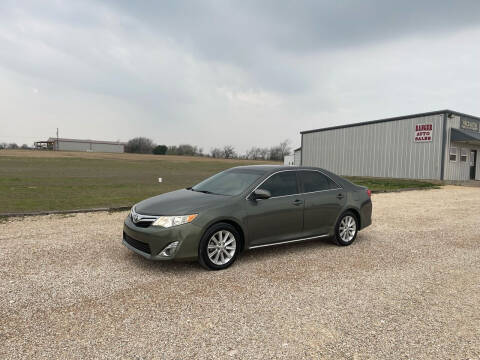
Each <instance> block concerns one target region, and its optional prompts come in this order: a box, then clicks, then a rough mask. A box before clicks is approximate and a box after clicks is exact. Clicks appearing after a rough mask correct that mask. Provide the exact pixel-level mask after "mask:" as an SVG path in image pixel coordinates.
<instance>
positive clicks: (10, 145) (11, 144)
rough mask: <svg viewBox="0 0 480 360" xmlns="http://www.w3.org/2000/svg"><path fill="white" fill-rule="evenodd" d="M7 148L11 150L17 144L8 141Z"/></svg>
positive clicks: (15, 147) (16, 147)
mask: <svg viewBox="0 0 480 360" xmlns="http://www.w3.org/2000/svg"><path fill="white" fill-rule="evenodd" d="M7 149H11V150H15V149H18V145H17V144H16V143H10V144H8V147H7Z"/></svg>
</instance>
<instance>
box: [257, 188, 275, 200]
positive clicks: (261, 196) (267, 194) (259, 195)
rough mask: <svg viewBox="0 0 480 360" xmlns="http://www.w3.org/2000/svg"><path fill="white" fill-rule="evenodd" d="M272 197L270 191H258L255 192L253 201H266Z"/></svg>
mask: <svg viewBox="0 0 480 360" xmlns="http://www.w3.org/2000/svg"><path fill="white" fill-rule="evenodd" d="M270 197H272V194H270V191H268V190H264V189H257V190H255V191H254V192H253V199H254V200H266V199H268V198H270Z"/></svg>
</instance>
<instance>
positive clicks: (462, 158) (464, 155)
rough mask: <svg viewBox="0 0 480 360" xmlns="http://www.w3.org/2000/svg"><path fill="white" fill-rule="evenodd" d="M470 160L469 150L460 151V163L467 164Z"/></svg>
mask: <svg viewBox="0 0 480 360" xmlns="http://www.w3.org/2000/svg"><path fill="white" fill-rule="evenodd" d="M467 158H468V150H467V149H461V150H460V162H467Z"/></svg>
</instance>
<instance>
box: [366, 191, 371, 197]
mask: <svg viewBox="0 0 480 360" xmlns="http://www.w3.org/2000/svg"><path fill="white" fill-rule="evenodd" d="M367 195H368V197H372V190H370V189H367Z"/></svg>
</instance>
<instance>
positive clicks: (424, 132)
mask: <svg viewBox="0 0 480 360" xmlns="http://www.w3.org/2000/svg"><path fill="white" fill-rule="evenodd" d="M432 137H433V124H418V125H415V140H414V141H415V142H431V141H432Z"/></svg>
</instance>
